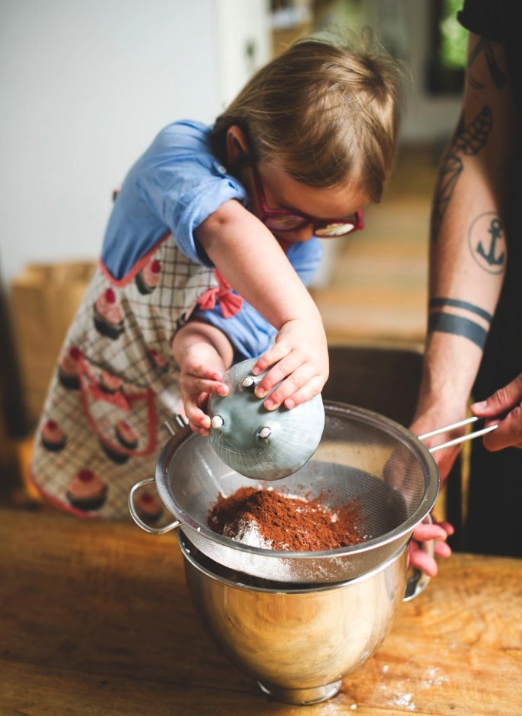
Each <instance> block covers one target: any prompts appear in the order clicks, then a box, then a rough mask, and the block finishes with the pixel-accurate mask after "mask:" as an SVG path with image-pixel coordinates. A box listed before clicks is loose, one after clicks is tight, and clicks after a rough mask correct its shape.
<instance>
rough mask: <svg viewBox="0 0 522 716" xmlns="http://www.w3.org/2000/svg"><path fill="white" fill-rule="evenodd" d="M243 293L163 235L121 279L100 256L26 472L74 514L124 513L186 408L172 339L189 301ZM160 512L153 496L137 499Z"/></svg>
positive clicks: (232, 299) (226, 308)
mask: <svg viewBox="0 0 522 716" xmlns="http://www.w3.org/2000/svg"><path fill="white" fill-rule="evenodd" d="M216 301H217V302H219V303H220V305H221V308H222V311H223V314H224V315H225V317H227V316H232V315H235V313H237V311H238V310H239V308H240V307H241V304H242V299H241V298H240V297H239V296H237V295H235V294H233V293H231V291H230V286H228V284H226V283H225V282H224V281H223V279H221V277H220V276H219V274H218V273H217V271H214V270H212V269H209V268H207V267H204V266H201V265H199V264H197V263H195V262H193V261H191V260H189V259H188V258H187V257H186V256H185V255H184V254H183V253H182V252H181V251H180V250H179V249H178V248H177V246H176V244H175V242H174V240H173V239H172V235H171V234H169V235H168V236H166V237H164V238H163V239H162V240H161V241H160V242H159V243H158V244H156V246H154V247H153V249H152V250H151V251H149V253H148V254H147V255H146V256H144V257H143V258H142V259H141V260H140V261H139V262H138V263H137V264H136V266H134V268H133V269H132V270H131V271H130V273H129V274H127V276H125V278H123V279H122V280H115V279H113V278H112V277H111V276H110V275H109V273H108V272H107V270H106V269H105V267H104V265H103V264H102V263H100V264H99V266H98V267H97V269H96V271H95V274H94V276H93V278H92V281H91V283H90V285H89V287H88V289H87V291H86V294H85V296H84V298H83V300H82V302H81V304H80V307H79V309H78V312H77V314H76V317H75V319H74V321H73V323H72V325H71V328H70V329H69V332H68V334H67V337H66V340H65V344H64V346H63V349H62V352H61V354H60V356H59V360H58V365H57V369H56V372H55V374H54V377H53V379H52V382H51V386H50V389H49V393H48V396H47V400H46V403H45V406H44V410H43V415H42V418H41V420H40V423H39V426H38V429H37V433H36V440H35V451H34V456H33V462H32V468H31V472H32V479H33V481H34V483H35V485H36V487H37V489H38V490H39V491H40V493H41V494H42V495H43V496H44V497H45V498H46V499H47V500H49V501H51V502H53V503H54V504H56V505H57V506H59V507H61V508H63V509H65V510H68V511H70V512H73V513H75V514H77V515H81V516H91V517H92V516H100V517H106V518H112V519H127V518H128V516H129V512H128V507H127V503H128V494H129V490H130V488H131V487H132V485H134V484H135V483H136V482H137V481H138V480H141V479H143V478H145V477H152V476H153V475H154V471H155V465H156V458H157V454H158V452H159V449H160V447H161V443H162V442H163V440H166V439H167V438H168V437H169V433H168V432H167V430H166V428H165V426H164V423H165V421H166V420H168V419H170V418H171V417H172V415H173V414H174V413H181V414H183V408H182V401H181V399H180V392H179V367H178V366H177V364H176V363H175V361H174V358H173V355H172V348H171V346H172V339H173V337H174V334H175V333H176V331H177V330H178V329H179V328H180V327H182V326H183V325H185V323H186V322H187V320H188V318H189V317H190V314H191V312H192V310H194V308H196V307H197V306H201V307H202V308H204V309H207V308H213V307H214V306H215V304H216ZM137 508H138V511H141V514H142V516H143V518H144V519H147V520H148V521H149V522H154V521H156V520H158V519H161V512H162V505H161V503H160V501H159V499H158V498H157V497H156V496H155V495H154V494H152V493H147V492H146V491H142V494H140V495H138V499H137Z"/></svg>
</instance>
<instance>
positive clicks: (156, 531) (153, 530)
mask: <svg viewBox="0 0 522 716" xmlns="http://www.w3.org/2000/svg"><path fill="white" fill-rule="evenodd" d="M152 482H156V480H155V479H154V478H153V477H147V478H146V479H145V480H140V481H139V482H137V483H136V484H135V485H134V486H133V487H132V488H131V491H130V492H129V511H130V513H131V517H132V519H133V520H134V522H135V523H136V524H137V525H138V527H141V529H142V530H144V531H145V532H148V533H149V534H150V535H163V534H165V532H170V531H171V530H175V529H176V528H177V527H179V526H180V525H181V522H180V520H175V521H174V522H171V523H170V524H168V525H165V526H164V527H150V526H149V525H147V524H146V523H145V522H143V520H142V519H141V517H140V516H139V515H138V513H137V512H136V507H135V506H134V495H135V493H136V492H137V491H138V490H139V489H141V488H142V487H145V485H150V484H151V483H152Z"/></svg>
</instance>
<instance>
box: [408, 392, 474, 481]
mask: <svg viewBox="0 0 522 716" xmlns="http://www.w3.org/2000/svg"><path fill="white" fill-rule="evenodd" d="M465 417H466V406H465V405H444V406H443V405H433V406H430V408H428V409H426V410H425V411H422V412H421V411H417V417H416V418H415V419H414V421H413V423H412V424H411V426H410V430H411V432H412V433H413V434H414V435H417V436H419V435H424V434H425V433H430V432H432V431H433V430H437V429H438V428H443V427H444V426H445V425H453V424H454V423H458V422H460V421H461V420H464V418H465ZM464 432H465V428H464V427H462V428H457V429H454V430H451V431H448V432H444V433H440V434H439V435H434V436H433V437H431V438H424V439H423V440H422V443H423V444H424V445H426V447H427V448H433V447H435V446H437V445H442V444H443V443H446V442H449V441H450V440H454V439H455V438H457V437H460V436H461V435H464ZM460 449H461V445H452V446H451V447H449V448H444V449H443V450H436V451H435V452H434V453H433V459H434V460H435V462H436V464H437V468H438V470H439V477H440V489H442V488H443V487H444V484H445V482H446V478H447V477H448V475H449V473H450V471H451V468H452V467H453V463H454V462H455V460H456V458H457V456H458V454H459V452H460Z"/></svg>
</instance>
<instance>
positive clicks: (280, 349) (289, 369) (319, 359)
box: [253, 317, 329, 410]
mask: <svg viewBox="0 0 522 716" xmlns="http://www.w3.org/2000/svg"><path fill="white" fill-rule="evenodd" d="M270 366H273V368H272V369H271V370H269V371H268V373H267V374H266V375H265V376H264V377H263V380H261V381H260V382H259V384H258V385H257V387H256V395H257V396H258V397H259V398H264V397H265V395H266V394H267V393H268V392H269V391H270V390H271V388H273V386H274V385H276V384H277V383H279V382H281V384H280V385H279V386H278V387H277V388H276V389H275V390H274V392H273V393H272V394H271V395H270V398H269V399H268V400H265V402H264V406H265V408H267V410H275V409H276V408H278V407H279V406H280V405H281V404H283V403H284V406H285V408H294V407H296V406H297V405H300V404H301V403H304V402H305V401H306V400H309V399H310V398H313V396H314V395H317V394H318V393H320V392H321V390H322V389H323V386H324V384H325V383H326V381H327V379H328V369H329V368H328V366H329V362H328V348H327V343H326V335H325V333H324V328H323V324H322V322H321V320H320V318H319V317H318V319H317V321H313V322H311V321H305V320H303V319H296V320H292V321H288V323H285V324H284V326H283V327H282V328H281V330H280V331H279V333H278V334H277V337H276V341H275V345H274V346H272V348H270V349H269V350H268V351H267V352H266V353H264V355H262V356H261V358H260V359H259V360H258V361H257V363H256V365H255V366H254V369H253V372H254V374H258V373H262V372H263V371H264V370H266V369H267V368H269V367H270Z"/></svg>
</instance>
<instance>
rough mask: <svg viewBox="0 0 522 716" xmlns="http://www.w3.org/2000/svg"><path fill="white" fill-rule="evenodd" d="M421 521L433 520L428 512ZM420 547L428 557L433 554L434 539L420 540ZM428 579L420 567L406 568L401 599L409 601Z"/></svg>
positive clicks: (423, 586) (417, 593)
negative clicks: (406, 574) (406, 573)
mask: <svg viewBox="0 0 522 716" xmlns="http://www.w3.org/2000/svg"><path fill="white" fill-rule="evenodd" d="M423 521H424V522H429V524H430V525H431V524H432V522H433V520H432V519H431V515H430V514H427V515H426V517H425V518H424V520H423ZM420 548H421V549H422V550H423V551H424V552H427V554H429V555H430V557H434V556H435V542H434V540H432V539H430V540H429V541H428V542H420ZM430 579H431V577H428V575H427V574H424V572H421V571H420V569H417V567H413V568H412V569H410V570H408V578H407V581H406V589H405V592H404V598H403V600H402V601H403V602H409V601H410V600H411V599H415V597H418V596H419V594H420V593H421V592H422V591H423V590H424V589H425V588H426V586H427V584H428V582H429V581H430Z"/></svg>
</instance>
